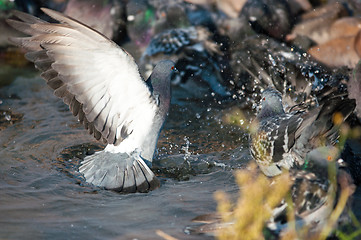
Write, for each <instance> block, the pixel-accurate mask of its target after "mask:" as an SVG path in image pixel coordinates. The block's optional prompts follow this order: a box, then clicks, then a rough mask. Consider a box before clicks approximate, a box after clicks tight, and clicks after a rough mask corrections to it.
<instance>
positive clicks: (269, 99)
mask: <svg viewBox="0 0 361 240" xmlns="http://www.w3.org/2000/svg"><path fill="white" fill-rule="evenodd" d="M261 98H262V99H261V102H262V103H261V106H260V107H261V110H260V111H259V112H258V115H257V118H256V119H255V123H256V125H257V126H256V127H255V129H256V130H255V131H254V132H253V133H252V134H251V146H250V149H251V155H252V156H253V158H254V159H255V161H256V162H257V164H258V166H259V168H260V169H261V170H262V172H263V173H264V174H265V175H267V176H275V175H278V174H280V173H282V171H283V170H284V169H286V170H288V169H290V168H292V167H294V166H302V165H303V164H304V158H305V156H306V154H307V153H308V152H310V151H311V150H312V149H315V148H318V147H321V146H328V145H334V144H335V143H336V141H337V138H338V126H339V125H340V124H341V123H342V122H343V121H344V120H345V119H346V118H347V117H348V116H349V115H350V114H351V113H352V111H353V110H354V108H355V101H354V100H350V99H348V98H343V97H334V98H332V97H330V99H329V100H328V101H327V102H325V103H324V104H323V105H321V106H319V107H316V108H314V109H312V110H309V111H293V112H290V113H286V112H285V111H284V108H283V104H282V95H281V93H280V92H278V91H277V90H275V89H273V88H267V89H266V90H264V91H263V93H262V96H261Z"/></svg>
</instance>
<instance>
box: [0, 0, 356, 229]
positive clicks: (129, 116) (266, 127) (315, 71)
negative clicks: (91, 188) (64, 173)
mask: <svg viewBox="0 0 361 240" xmlns="http://www.w3.org/2000/svg"><path fill="white" fill-rule="evenodd" d="M155 2H157V1H149V2H147V1H129V3H128V4H127V5H126V10H127V21H128V22H129V23H128V24H127V27H128V29H127V34H128V37H129V39H130V40H131V41H132V42H134V43H135V45H136V46H137V47H138V48H139V49H140V51H141V56H140V58H139V59H140V60H139V66H138V65H137V64H136V62H135V60H134V58H133V57H132V56H131V55H130V54H129V53H128V52H127V51H126V50H124V49H123V48H122V47H120V46H118V45H117V44H116V43H115V42H114V41H112V40H110V39H109V38H108V37H106V36H105V35H103V34H101V33H100V32H98V31H96V30H94V29H93V28H92V27H89V26H87V25H86V23H82V22H80V21H78V20H76V19H73V18H72V16H67V15H65V14H63V13H60V12H57V11H54V10H50V9H46V8H43V9H42V11H43V12H44V13H45V14H46V15H48V16H49V17H51V18H52V19H53V20H55V21H56V22H55V23H54V21H45V20H42V19H40V18H37V17H35V16H32V15H29V14H27V13H24V12H20V11H14V12H13V17H12V18H11V19H8V20H7V22H8V24H9V25H10V26H12V27H13V28H15V29H17V30H19V31H21V32H23V33H25V34H26V35H28V36H27V37H11V38H10V41H11V42H12V43H13V44H15V45H17V46H19V47H22V48H24V49H25V50H26V51H27V53H26V55H25V56H26V58H27V59H28V60H30V61H31V62H33V63H34V64H35V67H36V68H37V69H39V70H40V71H41V77H42V78H44V80H45V81H46V82H47V84H48V85H49V87H50V88H51V89H52V90H53V91H54V94H55V95H56V96H57V97H59V98H61V99H63V101H64V103H65V104H67V105H68V106H69V109H70V111H71V112H72V113H73V115H74V116H76V117H77V118H78V119H79V122H80V123H81V124H82V125H84V127H85V129H87V130H88V132H89V133H90V134H91V135H93V136H94V137H95V138H96V139H97V140H102V141H103V142H105V143H106V144H107V146H106V147H105V149H104V150H103V151H99V152H96V153H95V154H93V155H91V156H87V157H85V159H84V161H83V162H82V163H81V165H80V167H79V172H80V173H82V174H83V176H84V179H85V181H86V182H87V183H89V184H93V185H95V186H98V187H102V188H105V189H109V190H115V191H119V192H125V193H129V192H148V191H150V190H154V189H156V188H158V187H159V186H160V183H159V180H158V179H157V177H156V175H155V174H154V173H153V172H152V170H151V166H152V161H153V156H154V152H155V149H156V144H157V140H158V136H159V132H160V131H161V128H162V126H163V124H164V121H165V120H166V117H167V114H168V111H169V108H170V107H171V104H170V100H171V86H176V85H177V86H180V87H181V88H183V89H185V91H186V92H187V93H186V94H189V95H187V96H193V97H198V98H207V97H214V98H217V99H221V100H224V101H240V100H246V101H247V103H248V104H249V106H250V107H251V108H252V107H253V108H255V106H257V109H258V110H257V113H256V116H255V118H254V119H253V123H254V126H256V127H255V128H254V129H251V130H250V140H249V145H250V153H251V156H252V157H253V159H254V161H255V162H256V163H257V165H258V167H259V169H260V171H261V172H262V173H263V174H265V175H266V176H267V177H270V178H272V177H275V176H277V175H280V174H282V173H284V172H288V173H289V175H290V177H291V179H292V182H293V184H292V186H291V190H290V191H291V196H292V200H293V204H294V206H293V207H294V208H295V210H296V216H297V218H298V219H299V221H300V222H303V224H305V225H307V224H308V225H312V224H313V225H312V226H314V225H316V226H317V227H312V228H313V229H316V228H318V227H320V226H322V224H323V222H324V221H325V219H327V218H328V217H329V216H330V213H331V212H332V209H333V207H334V206H333V205H332V204H331V203H330V201H331V200H330V196H329V194H328V193H329V191H330V189H337V191H338V193H339V191H341V189H342V188H338V187H337V186H340V183H339V182H337V181H340V179H344V182H345V181H346V182H347V184H346V185H348V186H352V185H353V181H352V179H351V177H350V170H348V164H347V160H346V159H341V155H342V149H343V146H342V145H341V143H340V141H339V139H340V134H342V133H341V132H340V129H341V128H342V126H344V125H346V124H348V125H349V126H351V127H354V126H357V125H359V118H358V115H357V112H356V110H355V109H357V106H358V105H357V99H356V100H355V99H350V98H349V95H348V92H349V91H348V89H347V81H348V78H350V74H349V72H347V71H343V70H340V72H338V71H330V70H329V69H328V68H327V67H324V66H323V65H322V64H319V63H318V62H317V61H316V60H314V59H313V58H312V57H310V56H309V55H308V54H306V53H305V52H304V51H302V49H295V48H294V47H289V46H287V45H286V44H284V43H281V42H280V41H278V40H279V39H282V38H285V37H286V32H287V31H288V30H289V28H290V21H288V18H287V19H283V18H282V19H281V21H278V20H277V18H276V19H275V17H279V16H278V15H275V16H273V15H272V16H271V15H270V16H266V15H265V16H263V17H257V16H258V15H257V14H256V13H255V10H256V9H259V8H260V5H257V4H259V1H254V2H252V1H247V2H246V5H245V6H244V8H243V9H245V10H243V11H246V12H245V14H241V15H239V16H240V17H238V18H234V19H231V18H228V17H227V16H226V15H225V14H223V15H222V14H220V13H217V14H218V15H217V17H216V18H215V17H214V14H215V13H214V12H212V11H209V9H207V8H205V7H201V6H200V5H196V4H191V3H188V2H184V1H171V4H164V1H159V3H158V2H157V3H155ZM264 2H267V3H268V2H271V1H264ZM275 2H277V4H280V3H279V1H275ZM155 6H156V7H155ZM262 6H263V7H264V6H268V7H270V9H269V11H270V12H271V13H273V11H274V10H273V9H276V10H277V9H278V10H280V11H281V13H285V12H286V11H285V8H284V6H283V5H271V4H268V5H267V4H266V5H262ZM271 6H272V7H271ZM255 14H256V15H255ZM287 14H291V13H287ZM255 16H256V17H255ZM264 18H265V19H264ZM215 19H216V20H215ZM235 19H236V20H235ZM265 21H268V22H269V23H272V24H273V25H272V24H270V25H271V26H273V27H267V28H265V25H264V22H265ZM261 30H262V31H261ZM255 31H256V32H257V31H261V33H259V32H257V34H254V32H255ZM288 38H291V36H288ZM357 73H358V72H356V74H355V75H354V76H359V75H357ZM144 79H148V80H146V81H144ZM353 81H354V82H355V83H354V84H356V85H357V83H358V82H359V81H360V79H359V78H357V77H356V79H355V77H354V79H353ZM357 86H359V84H358V85H357ZM341 137H343V136H341ZM330 164H334V165H335V166H336V173H335V174H334V175H330V174H328V169H329V166H330ZM351 174H352V177H354V178H355V177H356V178H357V176H358V175H357V174H359V173H357V172H356V173H354V172H352V171H351ZM345 179H346V180H345ZM335 182H336V183H335ZM337 183H338V184H337ZM286 205H287V203H285V202H282V203H281V204H280V206H279V209H284V208H285V206H286ZM325 209H326V210H325ZM276 212H277V213H276ZM281 212H282V213H281ZM281 214H283V215H285V212H284V211H275V215H274V216H273V219H274V220H275V219H277V218H280V217H279V216H280V215H281ZM271 225H272V224H270V226H271ZM281 225H282V224H279V223H275V222H274V223H273V225H272V226H273V230H274V231H280V229H281V228H282V226H281Z"/></svg>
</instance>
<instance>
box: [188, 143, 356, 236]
mask: <svg viewBox="0 0 361 240" xmlns="http://www.w3.org/2000/svg"><path fill="white" fill-rule="evenodd" d="M339 154H340V151H339V149H338V148H336V147H333V146H328V147H319V148H316V149H314V150H312V151H310V152H309V153H308V154H307V155H306V157H305V159H304V161H305V164H304V166H302V167H301V168H297V169H296V168H295V169H291V170H290V171H289V172H288V174H289V175H290V180H291V181H292V185H291V187H290V190H289V191H290V196H291V199H292V209H293V213H294V215H295V223H294V224H295V226H296V229H298V230H301V229H303V228H304V227H306V229H307V232H306V234H307V235H309V236H308V237H307V239H308V238H311V236H312V235H313V234H317V233H319V232H320V231H321V229H322V228H323V227H324V226H325V224H327V221H328V220H329V219H330V215H331V213H332V211H333V210H334V208H335V206H336V203H337V202H338V198H339V196H340V193H341V191H342V190H347V191H348V192H347V196H348V200H347V203H346V206H345V208H344V210H343V211H342V214H341V216H340V217H339V219H338V222H337V223H338V224H340V225H342V224H346V223H348V222H349V220H350V218H349V216H348V215H347V212H348V210H349V209H350V207H351V204H352V194H353V192H354V191H355V185H354V183H353V181H352V178H351V176H350V175H349V174H348V173H347V172H346V171H345V170H344V168H343V166H344V162H343V160H342V159H340V158H339ZM329 169H333V174H329ZM335 193H336V195H334V194H335ZM334 196H336V198H334ZM288 203H289V202H288V201H285V200H282V201H281V202H280V204H279V205H278V206H277V207H276V208H274V209H272V217H271V218H270V219H269V220H268V221H267V222H266V223H265V227H266V228H265V231H264V234H265V235H266V234H268V235H272V236H275V237H276V239H278V238H279V236H281V235H282V234H283V233H284V232H286V231H287V230H288V227H289V223H290V220H288V219H287V208H288V207H289V206H288ZM227 214H229V217H231V216H233V215H232V214H233V213H232V212H229V213H227ZM238 217H240V216H238ZM231 219H233V218H232V217H231ZM192 221H193V222H194V225H190V226H187V227H186V228H185V232H186V233H187V234H206V235H212V236H214V235H216V234H217V232H218V231H219V230H221V229H224V228H227V227H232V225H233V224H234V223H235V221H234V220H230V221H229V222H222V216H221V215H220V214H219V213H210V214H205V215H200V216H197V217H195V218H194V219H193V220H192ZM270 239H273V238H270Z"/></svg>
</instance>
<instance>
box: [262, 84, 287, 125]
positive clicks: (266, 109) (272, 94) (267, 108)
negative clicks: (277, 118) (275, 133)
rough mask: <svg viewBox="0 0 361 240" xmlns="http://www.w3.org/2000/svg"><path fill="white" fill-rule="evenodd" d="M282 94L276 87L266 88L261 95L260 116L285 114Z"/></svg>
mask: <svg viewBox="0 0 361 240" xmlns="http://www.w3.org/2000/svg"><path fill="white" fill-rule="evenodd" d="M283 113H284V110H283V105H282V94H281V93H280V92H279V91H277V90H275V89H274V88H266V89H265V90H264V91H263V92H262V95H261V110H260V112H259V115H258V116H259V117H261V118H262V117H270V116H274V115H278V114H283Z"/></svg>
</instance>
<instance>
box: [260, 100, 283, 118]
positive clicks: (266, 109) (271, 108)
mask: <svg viewBox="0 0 361 240" xmlns="http://www.w3.org/2000/svg"><path fill="white" fill-rule="evenodd" d="M282 114H285V111H284V110H283V107H282V105H281V106H280V105H278V104H274V105H265V106H262V109H261V111H260V113H259V114H258V118H259V119H266V118H270V117H275V116H279V115H282Z"/></svg>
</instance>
